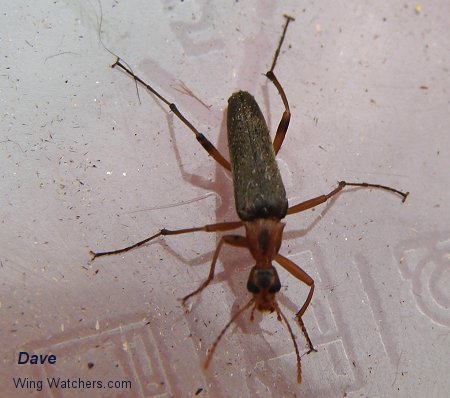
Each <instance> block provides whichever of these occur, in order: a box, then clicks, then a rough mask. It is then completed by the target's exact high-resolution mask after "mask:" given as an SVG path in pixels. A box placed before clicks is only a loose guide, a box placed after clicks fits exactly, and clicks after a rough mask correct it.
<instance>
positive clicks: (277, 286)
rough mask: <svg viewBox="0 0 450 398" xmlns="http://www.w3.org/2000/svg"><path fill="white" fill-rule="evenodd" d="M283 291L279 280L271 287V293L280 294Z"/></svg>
mask: <svg viewBox="0 0 450 398" xmlns="http://www.w3.org/2000/svg"><path fill="white" fill-rule="evenodd" d="M280 290H281V283H280V280H279V279H278V278H277V279H276V280H275V282H274V283H273V284H272V286H270V288H269V293H278V292H279V291H280Z"/></svg>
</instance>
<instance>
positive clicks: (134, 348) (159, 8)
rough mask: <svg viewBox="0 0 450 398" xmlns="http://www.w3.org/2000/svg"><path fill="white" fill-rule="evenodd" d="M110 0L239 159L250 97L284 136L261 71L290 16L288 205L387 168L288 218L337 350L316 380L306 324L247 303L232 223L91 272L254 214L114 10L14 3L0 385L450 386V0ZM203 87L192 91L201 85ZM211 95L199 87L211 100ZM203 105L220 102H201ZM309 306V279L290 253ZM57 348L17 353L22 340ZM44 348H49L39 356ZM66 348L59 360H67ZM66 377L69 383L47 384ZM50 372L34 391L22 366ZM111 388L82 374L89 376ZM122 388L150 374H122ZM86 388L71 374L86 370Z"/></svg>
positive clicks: (366, 391) (342, 390) (5, 36)
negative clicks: (238, 139)
mask: <svg viewBox="0 0 450 398" xmlns="http://www.w3.org/2000/svg"><path fill="white" fill-rule="evenodd" d="M414 7H415V5H414V4H413V3H404V2H397V4H391V3H390V2H377V3H376V4H373V2H368V1H365V2H361V1H351V2H345V4H344V3H343V2H340V3H336V2H320V3H319V2H313V3H311V2H308V3H304V4H301V5H299V2H298V1H285V2H274V1H250V2H208V1H184V2H180V1H152V2H148V1H123V2H108V1H102V9H103V24H102V29H101V33H102V38H103V42H104V44H105V46H107V47H108V48H109V49H111V51H113V52H115V53H116V54H119V55H120V56H121V57H122V58H123V59H124V60H126V61H127V62H128V63H129V64H130V65H131V66H132V67H133V69H134V70H135V72H136V73H138V74H139V75H140V76H141V77H143V78H145V79H146V80H148V81H149V82H151V83H152V84H154V85H155V87H156V88H158V89H159V90H161V92H162V93H163V94H164V95H166V96H167V97H168V98H169V99H171V100H173V101H174V102H176V103H177V105H178V106H179V108H180V109H181V110H182V111H183V112H184V114H185V115H186V117H188V118H189V120H191V121H192V122H193V123H194V124H195V125H196V126H197V127H198V128H199V129H200V130H201V131H202V132H204V133H205V134H206V135H208V137H209V138H210V139H211V141H212V142H214V143H218V147H219V149H220V150H221V151H222V152H223V153H225V154H227V148H226V139H225V137H226V132H225V121H224V115H225V110H226V104H227V99H228V97H229V96H230V94H231V93H233V92H234V91H236V90H238V89H242V90H247V91H249V92H251V93H252V94H253V95H254V96H255V97H256V98H257V100H258V102H259V104H260V106H261V108H262V110H263V112H264V114H265V115H266V118H267V121H268V124H269V127H270V129H271V131H272V132H275V130H276V127H277V125H278V121H279V119H280V117H281V114H282V111H283V107H282V103H281V101H280V98H279V96H278V94H277V92H276V90H275V88H274V87H272V85H271V84H270V83H269V82H267V81H266V79H265V77H264V76H263V75H262V74H263V73H265V72H266V71H267V70H268V68H269V67H270V64H271V62H272V57H273V51H274V50H275V48H276V45H277V41H278V38H279V35H280V33H281V29H282V25H283V23H284V19H283V14H284V13H288V14H290V15H292V16H294V17H295V18H296V21H295V22H294V23H293V24H291V26H290V27H289V30H288V33H287V37H286V45H285V47H284V48H283V51H282V54H281V56H280V59H279V62H278V65H277V68H276V71H275V72H276V74H277V76H278V78H279V80H280V82H281V83H282V84H283V86H284V87H285V89H286V94H287V96H288V99H289V102H290V106H291V110H292V114H293V117H292V120H291V124H290V129H289V132H288V134H287V137H286V140H285V143H284V146H283V147H282V149H281V151H280V153H279V157H278V161H279V165H280V169H281V173H282V177H283V180H284V183H285V185H286V190H287V192H288V197H289V202H290V203H291V204H294V203H298V202H300V201H302V200H306V199H309V198H311V197H314V196H316V195H319V194H322V193H327V192H329V191H331V190H332V189H333V188H334V187H336V184H337V181H338V180H342V179H346V180H348V181H366V182H374V183H381V184H386V185H391V186H394V187H396V188H399V189H402V190H405V191H406V190H407V191H410V192H411V194H410V196H409V198H408V200H407V201H406V203H404V204H402V203H401V199H400V198H399V197H397V196H395V195H393V194H390V193H386V192H382V191H377V190H367V189H347V191H346V192H344V193H342V194H340V195H339V196H338V197H336V199H335V200H332V201H330V202H329V203H328V204H326V205H323V206H320V207H318V208H317V209H316V210H315V211H307V212H305V213H302V214H298V215H293V216H290V217H287V218H286V222H287V226H286V232H285V240H284V241H283V245H282V248H281V253H282V254H284V255H286V256H288V257H289V258H290V259H291V260H293V261H295V262H296V263H297V264H299V265H300V266H301V267H302V268H303V269H304V270H305V271H306V272H308V273H309V275H311V276H312V277H313V278H314V279H315V281H316V292H315V295H314V297H313V300H312V305H311V307H310V308H309V309H308V311H307V312H306V314H305V317H304V321H305V324H306V327H307V328H308V331H309V334H310V336H311V339H312V340H313V342H314V344H315V346H316V347H317V349H318V352H317V353H314V354H311V355H308V356H303V358H302V369H303V384H301V385H298V384H297V383H296V365H295V355H294V350H293V346H292V342H291V340H290V337H289V334H288V331H287V329H286V327H285V326H284V325H283V324H281V323H280V322H278V321H277V320H276V317H275V316H274V315H264V316H262V315H261V314H259V313H257V314H255V315H256V316H255V320H254V322H253V323H251V322H250V321H249V316H250V314H248V313H246V314H244V315H243V316H242V317H240V318H239V319H238V320H237V322H236V325H235V326H233V327H232V328H231V329H230V330H229V331H228V332H227V333H226V334H225V336H224V337H223V339H222V341H221V342H220V344H219V345H218V347H217V350H216V353H215V356H214V358H213V361H212V363H211V366H210V368H209V370H208V371H207V372H204V371H203V370H202V364H203V361H204V360H205V358H206V352H207V349H208V348H209V347H210V346H211V344H212V343H213V341H214V339H215V338H216V337H217V335H218V334H219V333H220V331H221V330H222V328H223V326H224V325H225V324H226V323H227V322H228V320H229V319H230V317H231V315H232V314H234V313H235V312H236V311H237V309H238V308H240V307H242V305H244V304H245V303H246V302H247V300H248V299H249V294H248V293H247V291H246V288H245V285H246V281H247V276H248V272H249V270H250V267H251V266H252V265H253V262H252V260H251V258H250V256H249V255H248V253H246V251H245V250H239V249H236V248H226V249H224V250H223V253H222V255H221V257H220V262H219V264H218V268H217V273H216V278H215V279H214V281H213V283H211V285H210V286H209V287H208V288H207V289H206V290H205V291H204V292H203V293H202V294H201V296H199V297H196V298H195V299H193V300H192V301H191V302H190V305H189V307H190V309H191V311H190V312H189V313H185V311H184V310H183V308H182V307H181V305H180V302H179V300H178V299H179V298H180V297H183V296H184V295H186V294H188V293H190V292H191V291H193V290H194V289H195V288H196V287H197V286H198V285H199V284H200V283H201V282H202V281H203V280H204V279H205V278H206V276H207V273H208V269H209V263H210V260H211V258H212V254H213V251H214V248H215V246H216V244H217V242H218V239H219V237H218V235H216V234H205V233H197V234H192V235H186V236H176V237H166V238H165V239H158V240H157V241H155V242H154V243H152V244H149V245H147V246H146V247H143V248H140V249H138V250H134V251H132V252H129V253H126V254H124V255H120V256H116V257H109V258H103V259H97V260H96V261H95V262H94V263H92V264H88V259H89V257H88V252H89V250H90V249H93V250H110V249H115V248H120V247H123V246H126V245H129V244H131V243H134V242H136V241H138V240H141V239H144V238H145V237H147V236H149V235H151V234H153V233H155V232H157V231H158V230H159V229H160V228H162V227H167V228H183V227H190V226H197V225H202V224H207V223H214V222H221V221H224V220H235V219H236V215H235V211H234V208H233V205H234V203H233V197H232V187H231V181H230V178H229V176H228V174H227V173H225V172H224V171H223V170H222V169H221V167H220V166H218V165H217V164H215V163H214V161H212V159H210V158H208V156H207V155H206V153H205V152H204V150H203V149H202V148H201V147H199V145H198V144H197V142H196V141H195V139H194V137H193V135H192V133H191V132H190V131H189V130H187V129H186V128H185V127H184V126H183V125H182V124H181V123H180V122H179V121H178V120H177V119H176V118H174V117H173V115H172V114H170V113H169V112H167V109H166V107H165V106H163V105H162V104H161V103H160V102H159V101H157V100H156V99H155V98H153V97H152V96H150V95H148V94H147V93H146V92H145V91H144V90H142V89H140V90H139V94H140V101H141V103H139V100H138V97H137V94H136V89H135V86H134V84H133V81H131V80H130V79H129V78H128V77H127V76H126V75H124V74H123V73H121V72H120V71H118V70H113V69H110V68H109V65H110V64H112V63H113V62H114V56H112V55H111V54H110V53H108V52H107V51H106V50H105V49H104V48H103V47H102V45H101V44H100V42H99V40H98V29H99V18H100V9H99V6H98V3H97V2H95V1H94V2H88V1H65V2H39V3H37V2H34V1H28V2H27V1H22V2H18V3H16V2H9V3H5V4H4V6H3V10H2V14H1V16H0V18H1V23H0V33H1V35H0V37H1V42H0V52H1V54H2V72H1V78H0V89H1V92H0V101H1V104H2V118H1V120H0V124H1V127H0V152H1V159H2V160H1V162H2V167H1V170H2V171H1V177H2V178H1V180H0V189H1V195H0V200H1V223H0V242H1V255H0V260H1V263H0V280H1V283H0V301H1V307H0V332H1V333H0V339H1V342H0V347H1V348H0V352H1V358H2V366H1V368H0V378H1V379H0V395H1V396H2V397H3V396H16V397H25V396H27V397H35V396H45V397H77V396H86V397H87V396H89V397H125V396H126V397H155V396H158V397H170V396H174V397H189V396H199V397H202V396H203V397H206V396H208V397H219V396H223V397H228V396H230V397H231V396H233V397H255V396H260V397H280V396H284V397H295V396H297V397H300V396H304V397H340V396H341V397H342V396H347V397H361V396H367V397H422V396H429V397H448V396H449V394H450V378H449V377H448V375H449V372H450V361H449V358H450V339H449V328H450V308H449V305H450V295H449V291H450V289H449V285H450V271H449V269H450V228H449V221H450V219H449V218H450V216H449V214H450V209H449V203H450V191H449V188H448V187H449V186H450V175H449V173H448V170H449V169H450V154H449V149H450V135H449V131H448V126H449V125H450V113H449V112H448V107H449V92H448V89H449V83H450V76H449V63H450V54H449V52H448V49H449V48H450V32H449V27H448V26H449V25H448V18H447V16H448V15H449V13H450V6H449V5H448V4H447V3H446V2H443V1H434V2H433V1H432V2H427V3H426V4H425V3H424V4H423V8H422V9H420V8H417V9H415V8H414ZM186 88H187V89H189V90H191V92H192V93H193V94H191V95H189V94H187V91H186ZM193 95H195V96H196V97H197V98H198V99H196V98H194V97H193ZM200 100H201V101H202V102H203V103H202V102H200ZM277 269H278V270H279V273H280V278H281V280H282V284H283V288H282V290H281V292H280V294H279V303H280V305H281V307H282V309H283V311H284V313H285V314H286V315H287V317H288V319H290V320H291V325H292V327H293V329H294V332H295V334H296V336H297V341H298V343H299V346H300V348H301V351H302V353H304V352H305V342H304V339H303V336H302V335H301V332H300V330H299V329H298V327H297V325H295V322H294V313H295V312H296V311H297V310H298V308H299V307H300V306H301V304H302V303H303V301H304V300H305V298H306V295H307V292H308V288H307V287H306V286H305V285H303V284H302V283H300V282H299V281H297V280H295V279H294V278H293V277H291V276H290V275H289V274H288V273H287V272H286V271H284V270H283V269H282V268H281V267H278V268H277ZM21 351H24V352H29V353H30V354H37V355H50V354H53V355H55V356H56V364H49V363H45V364H44V365H39V364H37V365H31V364H26V365H19V364H18V363H17V362H18V355H19V352H21ZM40 359H43V357H40ZM47 359H48V357H47ZM52 377H53V378H58V377H59V378H61V380H64V381H67V380H68V379H69V380H70V381H71V382H74V383H75V384H73V383H72V384H69V386H68V387H70V388H63V387H62V385H60V386H59V387H58V388H52V389H50V388H49V386H48V384H47V378H52ZM19 378H21V381H22V382H27V381H28V382H31V381H34V382H38V381H39V380H41V381H43V389H42V391H37V390H38V388H37V387H38V385H37V384H35V385H34V387H35V388H26V387H33V385H31V384H28V385H27V386H26V387H25V388H16V387H15V386H14V381H16V382H17V381H18V379H19ZM88 381H92V382H93V381H101V382H102V383H103V384H102V388H99V385H98V384H95V383H93V384H92V385H89V386H88V385H87V384H85V385H84V387H85V388H84V389H82V388H80V387H82V384H81V383H82V382H84V383H87V382H88ZM108 381H113V382H121V381H130V382H131V383H132V384H131V386H132V388H131V390H129V389H127V386H126V385H124V384H122V385H121V386H120V385H115V386H113V388H103V387H106V383H107V382H108ZM66 387H67V386H66Z"/></svg>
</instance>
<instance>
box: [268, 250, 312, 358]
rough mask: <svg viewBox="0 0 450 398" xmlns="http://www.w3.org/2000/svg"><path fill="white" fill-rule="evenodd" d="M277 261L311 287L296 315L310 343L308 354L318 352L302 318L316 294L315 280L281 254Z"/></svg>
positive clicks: (276, 257)
mask: <svg viewBox="0 0 450 398" xmlns="http://www.w3.org/2000/svg"><path fill="white" fill-rule="evenodd" d="M275 261H276V262H277V263H278V264H280V265H281V266H282V267H283V268H284V269H285V270H286V271H288V272H289V273H290V274H291V275H292V276H294V277H295V278H297V279H298V280H300V281H302V282H303V283H305V284H306V285H308V286H309V293H308V297H307V298H306V300H305V302H304V304H303V305H302V308H300V310H299V311H298V312H297V314H295V319H296V320H297V322H298V324H299V326H300V329H301V330H302V332H303V335H304V336H305V339H306V342H307V343H308V347H309V351H308V354H309V353H310V352H312V351H317V350H316V349H315V348H314V346H313V344H312V342H311V339H310V338H309V335H308V331H307V330H306V327H305V324H304V323H303V320H302V316H303V314H304V313H305V311H306V309H307V308H308V306H309V304H310V302H311V299H312V296H313V294H314V279H313V278H311V277H310V276H309V275H308V274H307V273H306V272H305V271H303V270H302V269H301V268H300V267H299V266H298V265H297V264H295V263H294V262H293V261H291V260H289V259H288V258H286V257H284V256H282V255H281V254H277V255H276V256H275Z"/></svg>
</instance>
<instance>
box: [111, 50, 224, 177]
mask: <svg viewBox="0 0 450 398" xmlns="http://www.w3.org/2000/svg"><path fill="white" fill-rule="evenodd" d="M115 66H118V67H119V68H121V69H123V70H124V71H125V72H126V73H127V74H128V75H130V76H131V77H132V78H133V79H134V80H136V81H137V82H139V83H141V84H142V85H143V86H144V87H145V88H146V89H147V90H148V91H150V92H151V93H153V94H154V95H156V96H157V97H158V98H159V99H160V100H161V101H162V102H164V103H165V104H166V105H167V106H168V107H169V108H170V110H171V111H172V112H173V113H174V114H175V116H176V117H177V118H178V119H180V120H181V121H182V122H183V124H184V125H185V126H187V127H188V128H189V129H190V130H191V131H192V132H193V133H194V134H195V138H196V139H197V141H198V142H199V143H200V145H201V146H202V147H203V148H204V149H205V150H206V152H208V154H209V155H210V156H212V157H213V159H214V160H215V161H216V162H217V163H219V164H220V165H221V166H223V167H224V168H226V169H227V170H231V167H230V162H228V160H226V159H225V158H224V157H223V155H222V154H221V153H220V152H219V151H218V149H217V148H216V147H215V146H214V145H213V144H212V143H211V142H210V141H209V140H208V139H207V138H206V137H205V136H204V135H203V134H202V133H200V132H199V131H198V130H197V129H196V128H195V127H194V126H193V125H192V123H191V122H190V121H189V120H187V119H186V118H185V117H184V116H183V114H182V113H181V112H180V111H179V110H178V108H177V106H176V105H175V104H174V103H173V102H170V101H169V100H167V99H166V98H164V97H163V96H162V95H161V94H160V93H159V92H157V91H156V90H155V89H154V88H153V87H152V86H150V85H149V84H147V83H146V82H144V81H143V80H142V79H141V78H140V77H139V76H136V75H135V74H134V73H133V72H132V71H131V70H130V69H128V68H127V67H126V66H125V65H123V64H122V63H121V62H120V59H119V58H117V60H116V62H114V64H113V65H112V66H111V67H112V68H114V67H115Z"/></svg>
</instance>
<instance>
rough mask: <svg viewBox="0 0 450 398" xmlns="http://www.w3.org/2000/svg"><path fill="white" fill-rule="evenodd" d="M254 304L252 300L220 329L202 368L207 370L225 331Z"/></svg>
mask: <svg viewBox="0 0 450 398" xmlns="http://www.w3.org/2000/svg"><path fill="white" fill-rule="evenodd" d="M254 302H255V299H254V298H252V299H251V300H250V301H249V302H248V303H247V304H246V305H245V306H244V307H242V308H241V309H240V310H239V311H238V312H236V314H234V315H233V316H232V317H231V319H230V320H229V322H228V323H227V324H226V325H225V327H224V328H223V329H222V331H221V332H220V334H219V335H218V336H217V338H216V341H215V342H214V344H213V345H212V346H211V348H210V350H209V352H208V357H207V358H206V361H205V364H204V365H203V367H204V368H205V370H206V369H208V366H209V363H210V362H211V359H212V356H213V355H214V351H215V350H216V347H217V344H219V341H220V339H221V338H222V336H223V335H224V334H225V332H226V331H227V329H228V328H229V327H230V325H231V324H232V323H233V322H234V321H235V320H236V319H237V318H238V317H239V316H240V315H241V314H242V313H243V312H244V311H245V310H247V309H248V308H249V307H250V306H251V305H252V304H253V303H254Z"/></svg>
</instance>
